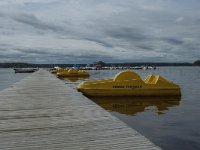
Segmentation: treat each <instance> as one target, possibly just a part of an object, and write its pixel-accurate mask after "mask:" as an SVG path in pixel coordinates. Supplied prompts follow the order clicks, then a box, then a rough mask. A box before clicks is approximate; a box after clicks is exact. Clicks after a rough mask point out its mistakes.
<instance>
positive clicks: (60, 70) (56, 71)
mask: <svg viewBox="0 0 200 150" xmlns="http://www.w3.org/2000/svg"><path fill="white" fill-rule="evenodd" d="M65 70H67V69H63V68H59V69H53V70H52V71H51V73H53V74H57V73H60V72H62V71H65Z"/></svg>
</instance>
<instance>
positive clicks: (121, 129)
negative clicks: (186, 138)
mask: <svg viewBox="0 0 200 150" xmlns="http://www.w3.org/2000/svg"><path fill="white" fill-rule="evenodd" d="M8 149H9V150H107V149H108V150H110V149H114V150H118V149H119V150H133V149H134V150H135V149H145V150H147V149H150V150H157V149H160V148H159V147H157V146H156V145H155V144H153V143H152V142H150V141H149V140H148V139H147V138H145V137H144V136H142V135H141V134H139V133H138V132H137V131H135V130H133V129H132V128H130V127H128V126H127V125H126V124H125V123H123V122H122V121H120V120H119V119H117V118H116V117H114V116H112V115H111V114H110V113H109V112H107V111H105V110H104V109H102V108H101V107H100V106H98V105H96V104H95V103H93V102H92V101H90V100H89V99H87V98H86V97H84V96H82V94H81V93H79V92H77V91H76V90H74V89H72V88H70V87H67V85H66V84H65V83H64V82H63V81H60V80H59V79H57V78H56V77H55V76H54V75H52V74H50V73H49V72H48V71H45V70H39V71H37V72H35V73H33V74H31V75H30V76H28V77H26V78H25V79H23V80H21V81H20V82H18V83H15V84H14V85H13V86H12V87H10V88H8V89H5V90H3V91H1V92H0V150H8Z"/></svg>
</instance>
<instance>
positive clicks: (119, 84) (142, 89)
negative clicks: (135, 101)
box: [77, 70, 181, 96]
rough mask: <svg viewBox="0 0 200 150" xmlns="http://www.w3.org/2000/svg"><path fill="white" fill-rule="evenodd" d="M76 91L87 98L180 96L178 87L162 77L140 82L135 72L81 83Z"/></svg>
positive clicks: (123, 72)
mask: <svg viewBox="0 0 200 150" xmlns="http://www.w3.org/2000/svg"><path fill="white" fill-rule="evenodd" d="M77 90H78V91H80V92H82V93H83V94H84V95H87V96H172V95H177V96H178V95H179V96H180V95H181V92H180V87H179V86H178V85H177V84H175V83H173V82H170V81H168V80H166V79H165V78H163V77H162V76H160V75H158V76H154V75H149V76H147V78H146V79H145V80H142V79H141V78H140V76H139V75H138V74H136V73H135V72H132V71H129V70H126V71H122V72H119V73H118V74H117V75H116V76H115V77H114V78H113V79H106V80H96V81H87V82H82V83H80V84H79V85H78V87H77Z"/></svg>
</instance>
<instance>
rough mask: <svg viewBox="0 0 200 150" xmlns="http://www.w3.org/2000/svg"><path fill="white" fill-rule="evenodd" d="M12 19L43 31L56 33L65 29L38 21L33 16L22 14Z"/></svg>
mask: <svg viewBox="0 0 200 150" xmlns="http://www.w3.org/2000/svg"><path fill="white" fill-rule="evenodd" d="M11 18H12V19H14V20H16V21H18V22H21V23H24V24H26V25H29V26H32V27H34V28H37V29H41V30H51V31H54V32H62V31H63V30H64V29H63V28H62V27H59V26H56V25H54V24H53V23H52V22H50V23H46V22H43V21H41V20H40V19H38V18H37V17H36V16H34V15H33V14H20V15H13V16H11Z"/></svg>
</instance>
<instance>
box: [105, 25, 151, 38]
mask: <svg viewBox="0 0 200 150" xmlns="http://www.w3.org/2000/svg"><path fill="white" fill-rule="evenodd" d="M107 34H108V35H110V36H111V37H114V38H118V39H128V40H132V41H144V40H145V39H147V36H146V35H144V34H143V33H142V32H141V31H140V30H139V29H135V28H126V27H121V28H120V27H119V28H117V29H115V30H113V29H110V30H108V31H107Z"/></svg>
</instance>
